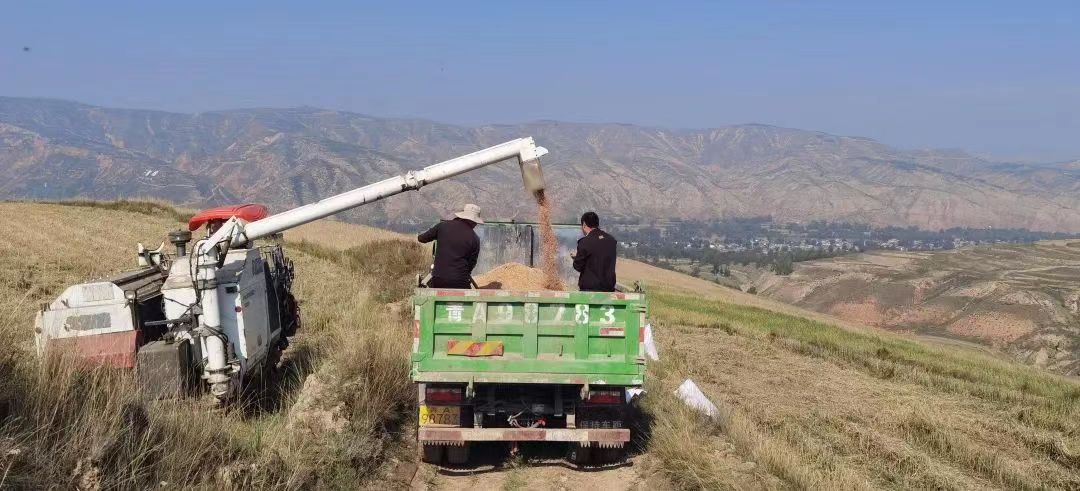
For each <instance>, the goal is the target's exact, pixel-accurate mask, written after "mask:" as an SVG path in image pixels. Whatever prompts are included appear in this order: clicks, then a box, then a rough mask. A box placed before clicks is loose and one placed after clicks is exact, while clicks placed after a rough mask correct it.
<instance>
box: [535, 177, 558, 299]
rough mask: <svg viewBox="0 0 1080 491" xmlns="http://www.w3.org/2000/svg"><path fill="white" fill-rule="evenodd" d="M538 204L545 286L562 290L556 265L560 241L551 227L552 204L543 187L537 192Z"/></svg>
mask: <svg viewBox="0 0 1080 491" xmlns="http://www.w3.org/2000/svg"><path fill="white" fill-rule="evenodd" d="M536 204H537V205H538V206H539V207H540V217H539V220H538V222H540V268H541V269H542V270H543V272H544V288H545V289H547V290H562V289H563V283H562V280H561V279H559V269H558V268H557V267H555V255H556V254H558V252H559V241H558V240H557V239H556V238H555V230H554V229H553V228H551V204H550V203H549V202H548V199H547V194H545V193H544V190H543V189H541V190H539V191H537V192H536Z"/></svg>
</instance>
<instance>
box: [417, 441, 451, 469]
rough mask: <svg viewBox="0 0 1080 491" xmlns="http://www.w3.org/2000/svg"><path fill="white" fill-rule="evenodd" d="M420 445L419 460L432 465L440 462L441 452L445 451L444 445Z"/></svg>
mask: <svg viewBox="0 0 1080 491" xmlns="http://www.w3.org/2000/svg"><path fill="white" fill-rule="evenodd" d="M420 446H421V447H423V448H422V449H421V450H420V460H423V461H424V462H425V463H428V464H433V465H440V464H442V459H443V454H444V453H446V445H431V444H427V443H423V444H421V445H420Z"/></svg>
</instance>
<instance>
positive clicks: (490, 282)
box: [474, 263, 549, 290]
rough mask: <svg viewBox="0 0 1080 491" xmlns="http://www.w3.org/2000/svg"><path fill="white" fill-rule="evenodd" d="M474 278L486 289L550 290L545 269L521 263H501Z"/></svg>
mask: <svg viewBox="0 0 1080 491" xmlns="http://www.w3.org/2000/svg"><path fill="white" fill-rule="evenodd" d="M474 279H475V280H476V284H477V285H479V286H480V288H481V289H485V290H549V288H546V287H545V286H544V285H545V284H546V280H545V278H544V272H543V271H541V270H539V269H535V268H530V267H528V266H526V265H524V264H520V263H506V264H501V265H499V266H497V267H495V269H492V270H491V271H488V272H487V273H484V274H482V275H480V276H477V277H476V278H474Z"/></svg>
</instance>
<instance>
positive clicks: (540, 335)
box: [412, 288, 645, 385]
mask: <svg viewBox="0 0 1080 491" xmlns="http://www.w3.org/2000/svg"><path fill="white" fill-rule="evenodd" d="M413 299H414V300H413V303H414V325H413V354H412V377H413V380H414V381H416V382H476V383H544V384H613V385H641V384H642V383H643V374H644V370H645V367H644V359H643V353H642V345H641V342H642V341H643V339H642V333H641V328H642V327H643V325H644V319H645V299H644V295H643V294H640V293H621V292H615V293H597V292H552V291H506V290H458V289H426V288H421V289H417V290H416V294H415V295H414V297H413Z"/></svg>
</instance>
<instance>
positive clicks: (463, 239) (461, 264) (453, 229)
mask: <svg viewBox="0 0 1080 491" xmlns="http://www.w3.org/2000/svg"><path fill="white" fill-rule="evenodd" d="M470 223H471V222H469V221H467V220H462V219H460V218H455V219H453V220H446V221H443V222H439V223H438V224H437V225H435V226H434V227H431V229H430V230H428V231H427V232H424V233H422V234H420V235H418V236H416V240H419V241H420V242H421V243H425V244H426V243H428V242H431V241H433V240H435V241H438V244H436V246H435V267H434V268H433V269H432V270H431V281H429V282H428V286H431V287H435V288H471V287H472V282H471V279H472V270H473V268H475V267H476V258H477V257H479V256H480V238H479V237H477V236H476V232H473V229H472V227H471V226H470V225H469V224H470Z"/></svg>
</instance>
